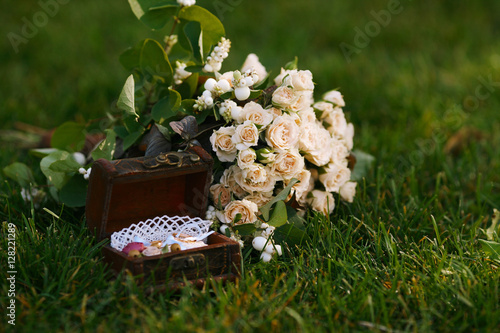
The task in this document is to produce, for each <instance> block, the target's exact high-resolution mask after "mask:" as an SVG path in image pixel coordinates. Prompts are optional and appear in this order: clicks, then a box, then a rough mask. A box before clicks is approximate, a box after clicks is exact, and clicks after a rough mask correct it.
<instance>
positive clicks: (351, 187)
mask: <svg viewBox="0 0 500 333" xmlns="http://www.w3.org/2000/svg"><path fill="white" fill-rule="evenodd" d="M356 185H357V184H356V182H347V183H345V184H344V185H342V186H341V187H340V197H341V198H342V199H343V200H345V201H347V202H353V201H354V196H355V195H356Z"/></svg>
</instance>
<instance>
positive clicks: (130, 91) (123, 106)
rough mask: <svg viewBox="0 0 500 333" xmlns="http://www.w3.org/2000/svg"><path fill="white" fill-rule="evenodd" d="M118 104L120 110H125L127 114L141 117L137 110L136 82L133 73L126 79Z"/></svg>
mask: <svg viewBox="0 0 500 333" xmlns="http://www.w3.org/2000/svg"><path fill="white" fill-rule="evenodd" d="M116 106H117V107H118V108H119V109H120V110H123V111H125V114H126V115H128V116H134V117H136V118H139V115H138V114H137V112H135V83H134V76H133V75H130V76H129V77H128V78H127V81H125V85H123V89H122V92H121V93H120V97H118V102H117V103H116Z"/></svg>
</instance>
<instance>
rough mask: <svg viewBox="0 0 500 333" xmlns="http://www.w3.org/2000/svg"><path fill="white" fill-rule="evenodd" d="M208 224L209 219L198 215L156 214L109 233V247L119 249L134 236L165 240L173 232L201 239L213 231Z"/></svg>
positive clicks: (210, 223) (146, 239)
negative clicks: (153, 216)
mask: <svg viewBox="0 0 500 333" xmlns="http://www.w3.org/2000/svg"><path fill="white" fill-rule="evenodd" d="M210 225H212V222H211V221H206V220H202V219H200V218H199V217H195V218H192V217H189V216H167V215H164V216H158V217H155V218H154V219H148V220H146V221H141V222H139V223H137V224H132V225H131V226H130V227H128V228H125V229H122V230H120V231H117V232H114V233H113V234H111V247H112V248H114V249H116V250H118V251H121V250H123V248H124V247H125V246H126V245H127V244H129V243H132V242H133V241H134V237H135V236H138V237H140V238H142V239H144V240H145V241H148V242H152V241H162V242H165V240H166V239H167V237H168V235H170V234H173V233H176V234H186V235H189V236H191V237H195V238H196V239H197V240H199V241H201V240H205V238H207V237H208V235H210V234H211V233H213V231H210V229H209V228H210Z"/></svg>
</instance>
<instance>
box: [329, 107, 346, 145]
mask: <svg viewBox="0 0 500 333" xmlns="http://www.w3.org/2000/svg"><path fill="white" fill-rule="evenodd" d="M324 121H325V122H326V123H327V124H329V125H330V126H329V127H328V128H327V129H328V131H329V132H330V133H332V135H334V136H336V137H338V138H342V137H343V136H344V134H345V131H346V129H347V121H346V119H345V115H344V112H343V111H342V109H341V108H335V109H334V110H333V111H332V112H330V113H329V114H328V115H327V116H326V117H325V118H324Z"/></svg>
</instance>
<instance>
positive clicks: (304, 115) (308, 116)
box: [297, 107, 316, 123]
mask: <svg viewBox="0 0 500 333" xmlns="http://www.w3.org/2000/svg"><path fill="white" fill-rule="evenodd" d="M297 114H298V115H299V117H300V119H301V120H302V123H315V122H316V113H315V112H314V109H313V108H311V107H308V108H305V109H304V110H301V111H299V112H298V113H297Z"/></svg>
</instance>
